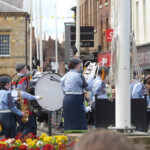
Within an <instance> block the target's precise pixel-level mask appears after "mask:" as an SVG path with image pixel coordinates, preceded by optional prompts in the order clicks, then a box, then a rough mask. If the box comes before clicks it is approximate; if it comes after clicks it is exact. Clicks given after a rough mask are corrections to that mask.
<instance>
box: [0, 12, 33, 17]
mask: <svg viewBox="0 0 150 150" xmlns="http://www.w3.org/2000/svg"><path fill="white" fill-rule="evenodd" d="M0 16H1V17H3V16H30V15H29V13H28V12H0Z"/></svg>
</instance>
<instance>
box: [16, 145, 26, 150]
mask: <svg viewBox="0 0 150 150" xmlns="http://www.w3.org/2000/svg"><path fill="white" fill-rule="evenodd" d="M27 149H28V147H27V146H26V145H21V146H19V148H18V150H27Z"/></svg>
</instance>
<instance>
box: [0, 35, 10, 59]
mask: <svg viewBox="0 0 150 150" xmlns="http://www.w3.org/2000/svg"><path fill="white" fill-rule="evenodd" d="M9 40H10V39H9V35H8V34H0V56H8V55H10V41H9Z"/></svg>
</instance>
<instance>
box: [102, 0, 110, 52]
mask: <svg viewBox="0 0 150 150" xmlns="http://www.w3.org/2000/svg"><path fill="white" fill-rule="evenodd" d="M110 10H111V0H100V5H99V18H100V25H99V26H100V27H99V35H100V36H99V40H100V46H101V51H102V52H105V51H110V45H111V42H107V41H106V29H110V28H111V27H110Z"/></svg>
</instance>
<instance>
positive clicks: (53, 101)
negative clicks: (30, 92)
mask: <svg viewBox="0 0 150 150" xmlns="http://www.w3.org/2000/svg"><path fill="white" fill-rule="evenodd" d="M60 79H61V76H60V75H58V74H53V73H48V74H45V75H43V76H42V77H40V79H39V80H38V81H37V84H36V87H35V95H36V96H42V97H43V99H42V100H39V101H37V102H38V104H39V105H40V106H41V107H42V108H43V109H45V110H48V111H55V110H58V109H60V108H62V105H63V97H64V95H63V92H62V90H61V85H60Z"/></svg>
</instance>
